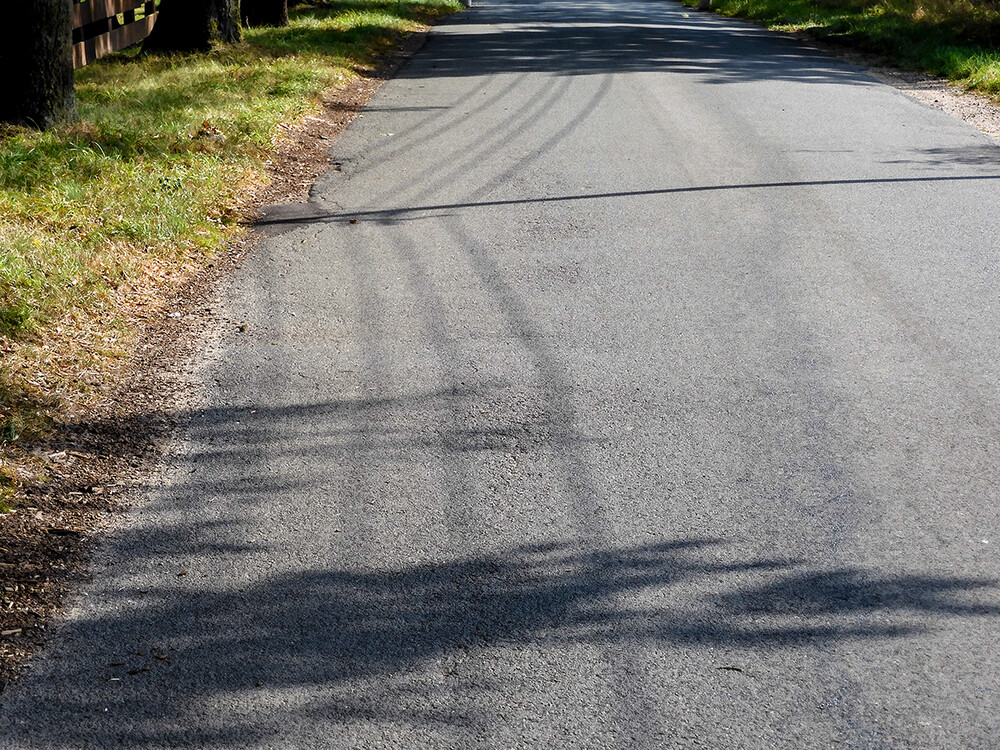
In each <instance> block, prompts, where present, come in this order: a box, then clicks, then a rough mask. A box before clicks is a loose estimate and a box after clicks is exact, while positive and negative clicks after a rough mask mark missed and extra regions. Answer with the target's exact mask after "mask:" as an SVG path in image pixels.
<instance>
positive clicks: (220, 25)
mask: <svg viewBox="0 0 1000 750" xmlns="http://www.w3.org/2000/svg"><path fill="white" fill-rule="evenodd" d="M241 38H242V33H241V30H240V0H162V2H161V3H160V12H159V15H158V16H157V17H156V25H154V26H153V31H152V33H150V35H149V36H148V37H146V41H145V42H144V43H143V45H142V48H143V50H146V51H153V52H194V51H197V50H207V49H209V48H211V46H212V45H213V44H215V43H217V42H238V41H240V39H241Z"/></svg>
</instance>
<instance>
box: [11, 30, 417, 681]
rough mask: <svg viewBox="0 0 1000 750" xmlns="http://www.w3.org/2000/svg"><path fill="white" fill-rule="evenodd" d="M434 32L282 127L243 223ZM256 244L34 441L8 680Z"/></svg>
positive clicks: (289, 191) (114, 501) (286, 194)
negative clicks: (223, 283) (87, 400)
mask: <svg viewBox="0 0 1000 750" xmlns="http://www.w3.org/2000/svg"><path fill="white" fill-rule="evenodd" d="M426 36H427V31H426V30H425V31H422V32H417V33H414V34H411V35H408V36H406V37H405V38H402V39H401V40H400V42H399V44H398V45H397V47H396V49H395V50H394V51H392V52H391V53H389V54H387V55H385V56H384V57H383V58H382V59H381V61H380V63H379V64H378V66H377V67H376V69H375V70H373V71H370V72H368V73H367V74H365V75H363V76H362V77H360V78H357V79H355V80H353V81H351V82H350V83H348V84H346V85H344V86H342V87H339V88H336V89H333V90H331V91H329V92H327V94H326V95H325V96H324V98H323V102H322V107H321V108H320V109H319V110H318V111H317V112H315V113H314V114H312V115H310V116H307V117H305V118H304V119H303V120H302V121H301V122H300V123H298V124H295V125H289V126H287V127H286V128H285V133H284V137H283V138H282V140H281V142H280V143H279V144H278V146H277V148H276V150H275V154H274V156H273V157H272V159H271V164H270V167H269V172H270V175H269V177H270V179H269V181H268V183H267V184H266V185H264V186H262V187H260V188H259V189H257V190H256V191H255V192H254V194H252V195H250V196H248V199H247V202H246V204H245V212H246V223H247V224H252V223H253V220H254V218H255V217H256V216H257V215H258V212H259V210H260V209H261V208H262V207H263V206H266V205H269V204H275V203H292V202H296V201H301V200H303V199H304V198H306V196H307V195H308V192H309V189H310V187H311V186H312V185H313V183H314V182H315V180H316V178H317V177H318V176H319V175H320V174H322V173H323V172H324V171H325V170H326V169H327V168H328V166H329V164H330V146H331V144H332V142H333V140H334V139H335V138H336V136H337V135H338V134H339V133H340V132H341V131H342V130H344V128H346V127H347V125H348V124H349V123H350V122H351V120H353V119H354V117H355V116H356V115H357V113H358V112H360V110H361V109H362V108H363V107H364V105H365V104H366V103H367V102H368V101H369V100H370V99H371V98H372V96H373V95H374V94H375V92H376V91H377V90H378V88H379V87H380V86H381V85H382V84H383V83H384V82H385V81H386V80H387V79H388V78H389V77H391V76H392V74H393V73H394V72H395V71H396V70H397V69H398V68H399V67H400V65H402V64H403V62H405V61H406V60H407V59H409V58H410V57H411V56H412V55H413V54H414V53H415V52H416V51H417V50H418V49H420V47H421V46H422V45H423V43H424V41H425V39H426ZM252 245H253V237H252V235H251V234H250V233H242V234H240V236H238V237H237V238H236V239H235V240H233V241H232V242H231V243H230V245H229V246H228V247H227V248H226V249H225V250H224V251H222V252H220V253H219V255H218V256H217V257H216V258H215V260H214V261H213V262H212V263H211V265H209V266H208V267H206V268H205V269H204V270H203V271H202V272H201V273H199V274H198V275H197V276H196V277H194V278H192V279H190V280H188V281H186V282H185V283H184V284H183V285H182V286H181V287H180V288H178V289H176V290H175V291H174V292H173V293H172V294H171V295H170V296H168V297H167V299H166V304H165V305H164V306H163V307H161V308H157V310H155V311H143V312H141V313H140V315H142V317H141V318H139V319H137V320H136V321H135V324H136V327H137V328H138V329H139V330H140V335H139V340H138V344H137V346H136V349H135V351H134V352H133V354H132V356H131V357H130V358H129V360H128V361H127V363H126V364H125V365H123V366H122V367H120V368H118V369H117V370H116V371H115V372H114V375H113V377H112V378H111V379H110V380H108V381H107V382H104V383H103V384H102V385H101V386H100V390H101V398H100V399H99V401H98V403H97V405H96V406H95V407H92V408H91V409H89V410H88V411H87V412H86V413H82V414H76V415H75V416H74V418H72V419H69V420H67V421H66V422H65V423H63V424H61V425H60V426H59V427H58V429H57V430H56V431H55V432H54V434H52V435H51V436H50V437H48V438H47V439H45V440H43V441H39V442H36V443H34V444H33V445H31V446H28V450H29V451H30V455H29V456H27V459H28V460H29V461H30V462H31V463H32V464H33V467H34V468H35V469H36V472H35V473H36V475H37V476H36V478H35V479H33V480H29V482H28V483H27V484H26V485H25V486H24V487H23V488H22V489H21V491H20V493H19V497H18V500H17V507H16V509H15V511H14V512H12V513H9V514H5V515H2V516H0V593H2V596H0V691H2V690H3V689H4V688H5V687H6V686H7V684H8V683H9V682H10V680H12V679H14V678H15V677H16V676H17V675H18V674H20V673H21V672H22V671H23V670H24V669H25V668H26V667H27V664H28V663H29V660H30V657H31V655H32V654H34V653H35V652H37V651H38V650H39V649H40V648H41V647H43V646H44V645H45V642H46V638H47V633H48V627H49V624H50V622H51V620H52V617H53V615H54V614H55V613H57V612H58V610H59V608H60V606H61V604H62V602H63V600H64V598H65V596H66V594H67V593H68V592H69V591H70V589H71V587H72V585H73V584H74V582H78V581H79V580H81V579H83V578H84V577H85V576H86V574H87V557H88V552H89V550H90V549H92V547H93V545H94V543H95V542H96V541H97V540H98V539H99V538H100V536H101V534H102V532H105V531H107V530H108V529H109V528H112V527H113V526H114V524H115V523H116V521H118V520H120V519H121V518H122V514H123V513H124V512H125V511H127V509H128V508H129V507H130V506H132V505H134V504H136V503H137V502H141V498H142V487H143V486H144V483H145V482H146V480H147V478H148V476H149V475H150V472H151V471H152V470H153V468H155V466H156V464H157V461H158V459H159V457H160V456H161V454H162V451H163V448H164V446H165V445H166V442H167V440H168V439H169V437H170V436H171V434H172V433H173V430H174V427H175V426H176V424H177V419H176V415H177V414H179V413H180V412H181V410H183V409H184V408H185V407H187V406H189V405H191V404H192V403H193V400H194V398H195V396H194V383H193V379H192V373H193V372H194V367H193V360H194V357H195V356H196V355H197V353H198V352H199V350H200V347H201V342H202V340H203V339H204V337H205V335H206V332H207V331H208V330H209V329H210V328H211V327H212V326H213V325H215V320H214V318H213V310H214V309H215V308H214V305H213V300H214V296H215V289H216V282H217V281H218V280H219V279H220V278H221V277H223V276H225V275H226V274H227V273H229V272H231V271H232V270H233V269H234V268H236V267H237V266H238V265H239V264H240V262H241V260H242V258H243V257H245V255H246V253H247V252H248V251H249V250H250V249H252ZM22 458H24V457H22ZM0 460H3V456H2V455H0Z"/></svg>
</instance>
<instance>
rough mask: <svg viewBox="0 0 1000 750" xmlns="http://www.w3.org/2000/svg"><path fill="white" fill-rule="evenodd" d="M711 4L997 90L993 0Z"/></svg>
mask: <svg viewBox="0 0 1000 750" xmlns="http://www.w3.org/2000/svg"><path fill="white" fill-rule="evenodd" d="M684 2H685V3H687V4H688V5H696V4H697V2H696V0H684ZM712 7H713V9H715V10H717V11H718V12H720V13H722V14H724V15H729V16H738V17H741V18H748V19H751V20H755V21H760V22H762V23H764V24H765V25H767V26H768V27H770V28H774V29H778V30H781V31H809V32H810V33H811V34H813V35H815V36H818V37H823V38H825V39H828V40H830V41H833V42H841V43H844V44H847V45H850V46H852V47H855V48H857V49H860V50H863V51H866V52H870V53H873V54H876V55H878V56H881V57H882V58H884V59H885V61H886V62H888V63H891V64H895V65H900V66H903V67H906V68H912V69H918V70H924V71H927V72H930V73H934V74H938V75H943V76H947V77H948V78H950V79H952V80H954V81H957V82H961V83H962V84H964V85H965V86H968V87H969V88H971V89H974V90H977V91H981V92H984V93H987V94H994V95H996V94H1000V2H996V1H995V0H713V2H712Z"/></svg>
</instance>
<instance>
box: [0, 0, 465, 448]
mask: <svg viewBox="0 0 1000 750" xmlns="http://www.w3.org/2000/svg"><path fill="white" fill-rule="evenodd" d="M459 7H460V6H459V5H458V3H457V2H456V1H455V0H421V1H420V2H405V1H400V2H397V1H395V0H392V1H390V0H347V1H337V2H322V1H319V2H313V3H310V4H308V5H304V6H299V7H297V8H295V9H293V12H292V24H291V25H290V26H289V27H287V28H281V29H271V28H261V29H249V30H247V32H246V34H245V41H244V42H243V43H241V44H238V45H233V46H226V47H221V48H219V49H216V50H214V51H212V52H210V53H206V54H194V55H140V54H138V53H137V52H136V51H133V52H130V53H121V54H118V55H116V56H113V57H111V58H106V59H104V60H101V61H98V62H97V63H95V64H92V65H91V66H88V67H86V68H84V69H82V70H80V71H77V79H76V88H77V97H78V103H79V109H80V116H81V122H80V123H77V124H75V125H71V126H66V127H61V128H56V129H53V130H50V131H48V132H41V133H40V132H35V131H30V130H27V129H22V128H13V127H8V128H6V129H0V443H5V442H6V443H11V442H15V441H17V440H18V439H19V436H28V435H37V434H38V433H39V432H40V431H42V430H43V429H44V426H45V425H46V424H48V423H49V422H50V421H51V417H52V415H53V413H55V412H58V410H59V408H60V407H59V404H60V402H63V403H65V402H67V400H72V399H74V398H77V397H78V396H80V394H82V393H84V392H85V391H86V390H87V382H88V381H87V378H85V377H82V376H81V373H82V372H83V371H86V370H94V369H100V368H101V367H102V366H106V365H107V363H109V362H113V361H114V360H115V359H116V358H120V357H124V356H127V354H128V353H129V345H130V341H131V339H130V336H131V331H132V330H133V329H134V326H133V325H132V318H133V317H134V316H135V315H136V314H137V311H141V310H142V309H144V308H149V307H155V305H156V304H157V300H158V299H160V298H161V297H162V295H163V292H164V290H165V289H166V288H168V287H169V286H170V285H171V284H174V283H176V282H177V281H178V280H179V279H182V278H184V277H185V276H187V275H189V274H190V273H192V272H195V271H196V270H197V268H198V267H200V266H201V265H203V264H205V263H207V262H209V261H210V259H211V257H212V256H213V254H214V253H216V252H217V251H218V250H219V249H220V248H221V247H223V246H224V245H225V243H226V242H227V241H228V239H229V237H230V235H231V234H232V232H233V231H235V230H236V229H237V228H238V226H239V220H240V219H241V218H242V217H243V216H244V214H245V211H246V208H245V196H246V194H247V191H248V189H250V188H251V187H252V186H254V185H255V184H259V183H260V182H261V181H262V180H263V179H265V175H266V160H267V158H268V156H269V154H270V153H271V151H272V149H273V147H274V145H275V143H276V138H277V137H278V133H279V128H278V126H279V124H282V123H290V122H294V121H296V120H297V119H299V118H300V117H302V116H304V115H305V114H308V113H309V112H311V111H314V110H315V109H316V107H317V102H318V100H319V97H320V95H321V94H322V92H323V91H325V90H327V89H329V88H330V87H332V86H335V85H337V84H341V83H346V82H348V81H349V80H350V79H351V78H352V77H354V76H357V75H359V74H363V72H364V71H366V70H368V69H370V68H371V67H372V65H373V64H374V59H375V57H376V56H377V55H378V54H379V53H382V52H384V51H386V50H388V49H390V48H391V47H392V46H393V45H394V43H395V41H396V40H397V39H398V37H399V34H400V33H401V32H407V31H411V30H414V29H417V28H419V27H420V26H421V25H423V24H426V23H429V22H431V21H432V20H433V19H434V18H436V17H438V16H441V15H444V14H446V13H449V12H452V11H455V10H457V9H459ZM219 135H221V136H222V138H219V137H217V136H219Z"/></svg>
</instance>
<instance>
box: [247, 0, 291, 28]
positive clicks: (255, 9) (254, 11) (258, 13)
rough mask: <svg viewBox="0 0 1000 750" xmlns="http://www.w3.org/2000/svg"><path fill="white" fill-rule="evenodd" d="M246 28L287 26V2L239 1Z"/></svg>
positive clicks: (271, 0) (280, 0) (281, 0)
mask: <svg viewBox="0 0 1000 750" xmlns="http://www.w3.org/2000/svg"><path fill="white" fill-rule="evenodd" d="M240 5H241V7H242V11H241V13H242V15H243V23H244V24H246V25H247V26H287V25H288V0H240Z"/></svg>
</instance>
